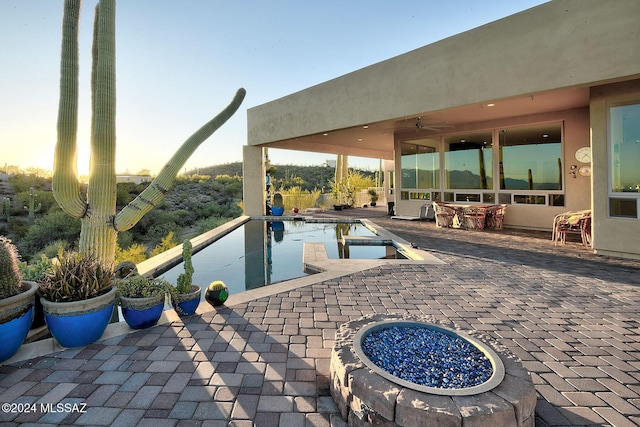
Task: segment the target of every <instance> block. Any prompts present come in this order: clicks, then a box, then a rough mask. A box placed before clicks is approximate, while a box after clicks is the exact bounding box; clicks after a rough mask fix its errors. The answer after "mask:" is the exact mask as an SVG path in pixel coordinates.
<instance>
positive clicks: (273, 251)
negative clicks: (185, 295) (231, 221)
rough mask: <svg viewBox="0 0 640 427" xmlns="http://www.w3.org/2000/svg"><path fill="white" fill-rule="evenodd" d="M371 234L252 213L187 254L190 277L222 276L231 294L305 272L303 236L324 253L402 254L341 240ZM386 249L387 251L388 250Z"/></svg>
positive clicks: (355, 225)
mask: <svg viewBox="0 0 640 427" xmlns="http://www.w3.org/2000/svg"><path fill="white" fill-rule="evenodd" d="M360 236H361V237H375V236H376V234H375V233H374V232H373V231H372V230H370V229H369V228H367V227H366V226H365V225H364V224H362V223H361V222H359V221H358V222H320V221H295V220H289V221H266V220H260V219H251V220H249V221H248V222H246V223H244V224H243V225H241V226H240V227H238V228H236V229H234V230H232V231H231V232H230V233H228V234H226V235H225V236H223V237H221V238H220V239H218V240H216V241H215V242H213V243H212V244H210V245H208V246H206V247H205V248H204V249H202V250H200V251H199V252H197V253H195V254H194V255H193V257H192V262H193V268H194V270H195V271H194V274H193V283H194V284H196V285H200V286H203V287H205V288H206V286H207V285H208V284H209V283H211V282H212V281H214V280H222V281H223V282H224V283H225V284H226V285H227V287H228V288H229V291H230V292H231V294H234V293H238V292H243V291H246V290H249V289H255V288H258V287H262V286H267V285H270V284H273V283H278V282H281V281H284V280H290V279H295V278H298V277H303V276H306V275H307V273H305V272H304V271H303V256H302V254H303V248H304V243H305V242H313V243H318V242H321V243H323V244H324V247H325V250H326V252H327V256H328V257H329V259H345V258H348V259H379V258H389V257H402V256H401V255H400V254H399V253H397V252H396V251H395V248H393V247H392V249H393V250H391V251H390V250H389V245H380V244H378V245H362V244H353V243H352V244H346V245H345V244H344V242H345V238H347V237H348V239H349V240H350V241H352V240H351V239H352V238H357V237H360ZM390 253H391V255H390ZM183 271H184V270H183V266H182V263H180V264H178V265H176V266H175V267H172V268H171V269H169V270H167V271H164V272H163V271H160V272H158V274H156V276H163V277H164V278H165V279H166V280H168V281H169V282H171V283H176V279H177V278H178V276H179V275H180V274H181V273H182V272H183Z"/></svg>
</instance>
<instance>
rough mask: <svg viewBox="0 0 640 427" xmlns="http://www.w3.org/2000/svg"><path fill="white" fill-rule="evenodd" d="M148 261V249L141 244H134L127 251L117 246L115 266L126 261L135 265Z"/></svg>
mask: <svg viewBox="0 0 640 427" xmlns="http://www.w3.org/2000/svg"><path fill="white" fill-rule="evenodd" d="M146 259H147V248H145V247H144V245H141V244H140V243H134V244H133V245H131V246H129V248H127V249H122V248H120V247H119V246H116V260H115V265H118V264H120V263H121V262H124V261H131V262H132V263H134V264H138V263H141V262H142V261H144V260H146Z"/></svg>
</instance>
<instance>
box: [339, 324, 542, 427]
mask: <svg viewBox="0 0 640 427" xmlns="http://www.w3.org/2000/svg"><path fill="white" fill-rule="evenodd" d="M388 320H408V321H416V322H424V323H431V324H434V325H441V326H444V327H448V328H450V329H456V328H455V325H452V324H447V323H444V322H440V321H437V320H435V319H433V318H431V317H426V316H412V315H402V314H375V315H370V316H365V317H362V318H359V319H356V320H352V321H350V322H347V323H345V324H343V325H341V326H340V328H339V329H338V331H336V339H335V342H334V346H333V350H332V353H331V396H332V397H333V400H334V401H335V403H336V405H337V406H338V408H339V409H340V413H341V415H342V417H343V418H344V419H345V420H346V421H347V422H348V424H349V426H367V425H371V424H373V425H380V426H389V427H392V426H406V427H409V426H411V427H420V426H425V427H427V426H438V427H450V426H451V427H456V426H457V427H460V426H463V425H464V426H478V427H483V426H487V427H496V426H501V427H503V426H514V427H533V426H534V424H535V406H536V392H535V388H534V386H533V383H532V381H531V375H530V374H529V372H528V371H527V370H526V369H524V367H523V366H522V364H521V363H520V362H519V361H518V360H517V359H516V358H515V357H514V356H512V355H510V354H508V352H507V350H506V349H505V348H503V347H502V346H500V345H499V344H498V343H497V342H496V341H495V340H493V339H492V338H491V337H487V336H479V334H478V333H473V332H468V331H465V333H466V334H467V335H470V336H472V337H473V338H475V339H477V340H480V341H482V342H483V343H484V344H485V345H488V346H490V347H491V348H492V349H493V351H494V352H495V353H496V354H497V355H498V357H499V358H500V360H501V361H502V364H503V365H504V378H503V380H502V382H500V384H499V385H497V386H496V387H495V388H493V389H491V390H488V391H483V392H481V393H478V394H474V395H469V396H456V395H453V396H446V395H437V394H431V393H424V392H421V391H416V390H412V389H411V388H407V387H403V386H401V385H399V384H397V383H396V382H392V381H389V380H388V379H386V378H384V377H382V376H381V375H379V374H378V373H376V372H375V371H374V370H372V369H369V368H368V367H367V366H366V365H365V364H364V362H363V361H362V360H360V358H359V357H358V356H357V354H356V351H355V349H354V337H355V335H356V333H357V332H358V331H359V330H360V329H362V328H364V327H366V326H368V325H370V324H372V323H377V322H382V321H388Z"/></svg>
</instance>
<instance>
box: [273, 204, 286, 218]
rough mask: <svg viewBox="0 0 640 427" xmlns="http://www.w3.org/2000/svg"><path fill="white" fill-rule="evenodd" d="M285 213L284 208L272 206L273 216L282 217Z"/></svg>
mask: <svg viewBox="0 0 640 427" xmlns="http://www.w3.org/2000/svg"><path fill="white" fill-rule="evenodd" d="M283 213H284V208H280V207H278V206H272V207H271V215H273V216H282V214H283Z"/></svg>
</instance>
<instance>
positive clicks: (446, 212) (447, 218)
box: [433, 202, 456, 228]
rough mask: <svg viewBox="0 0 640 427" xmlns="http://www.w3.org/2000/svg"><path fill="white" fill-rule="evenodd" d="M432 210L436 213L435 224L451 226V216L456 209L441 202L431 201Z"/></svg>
mask: <svg viewBox="0 0 640 427" xmlns="http://www.w3.org/2000/svg"><path fill="white" fill-rule="evenodd" d="M433 210H434V211H435V214H436V225H437V226H438V227H446V228H451V227H453V217H454V216H455V215H456V211H455V210H454V209H452V208H450V207H448V206H445V205H444V204H442V203H438V202H433Z"/></svg>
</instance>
